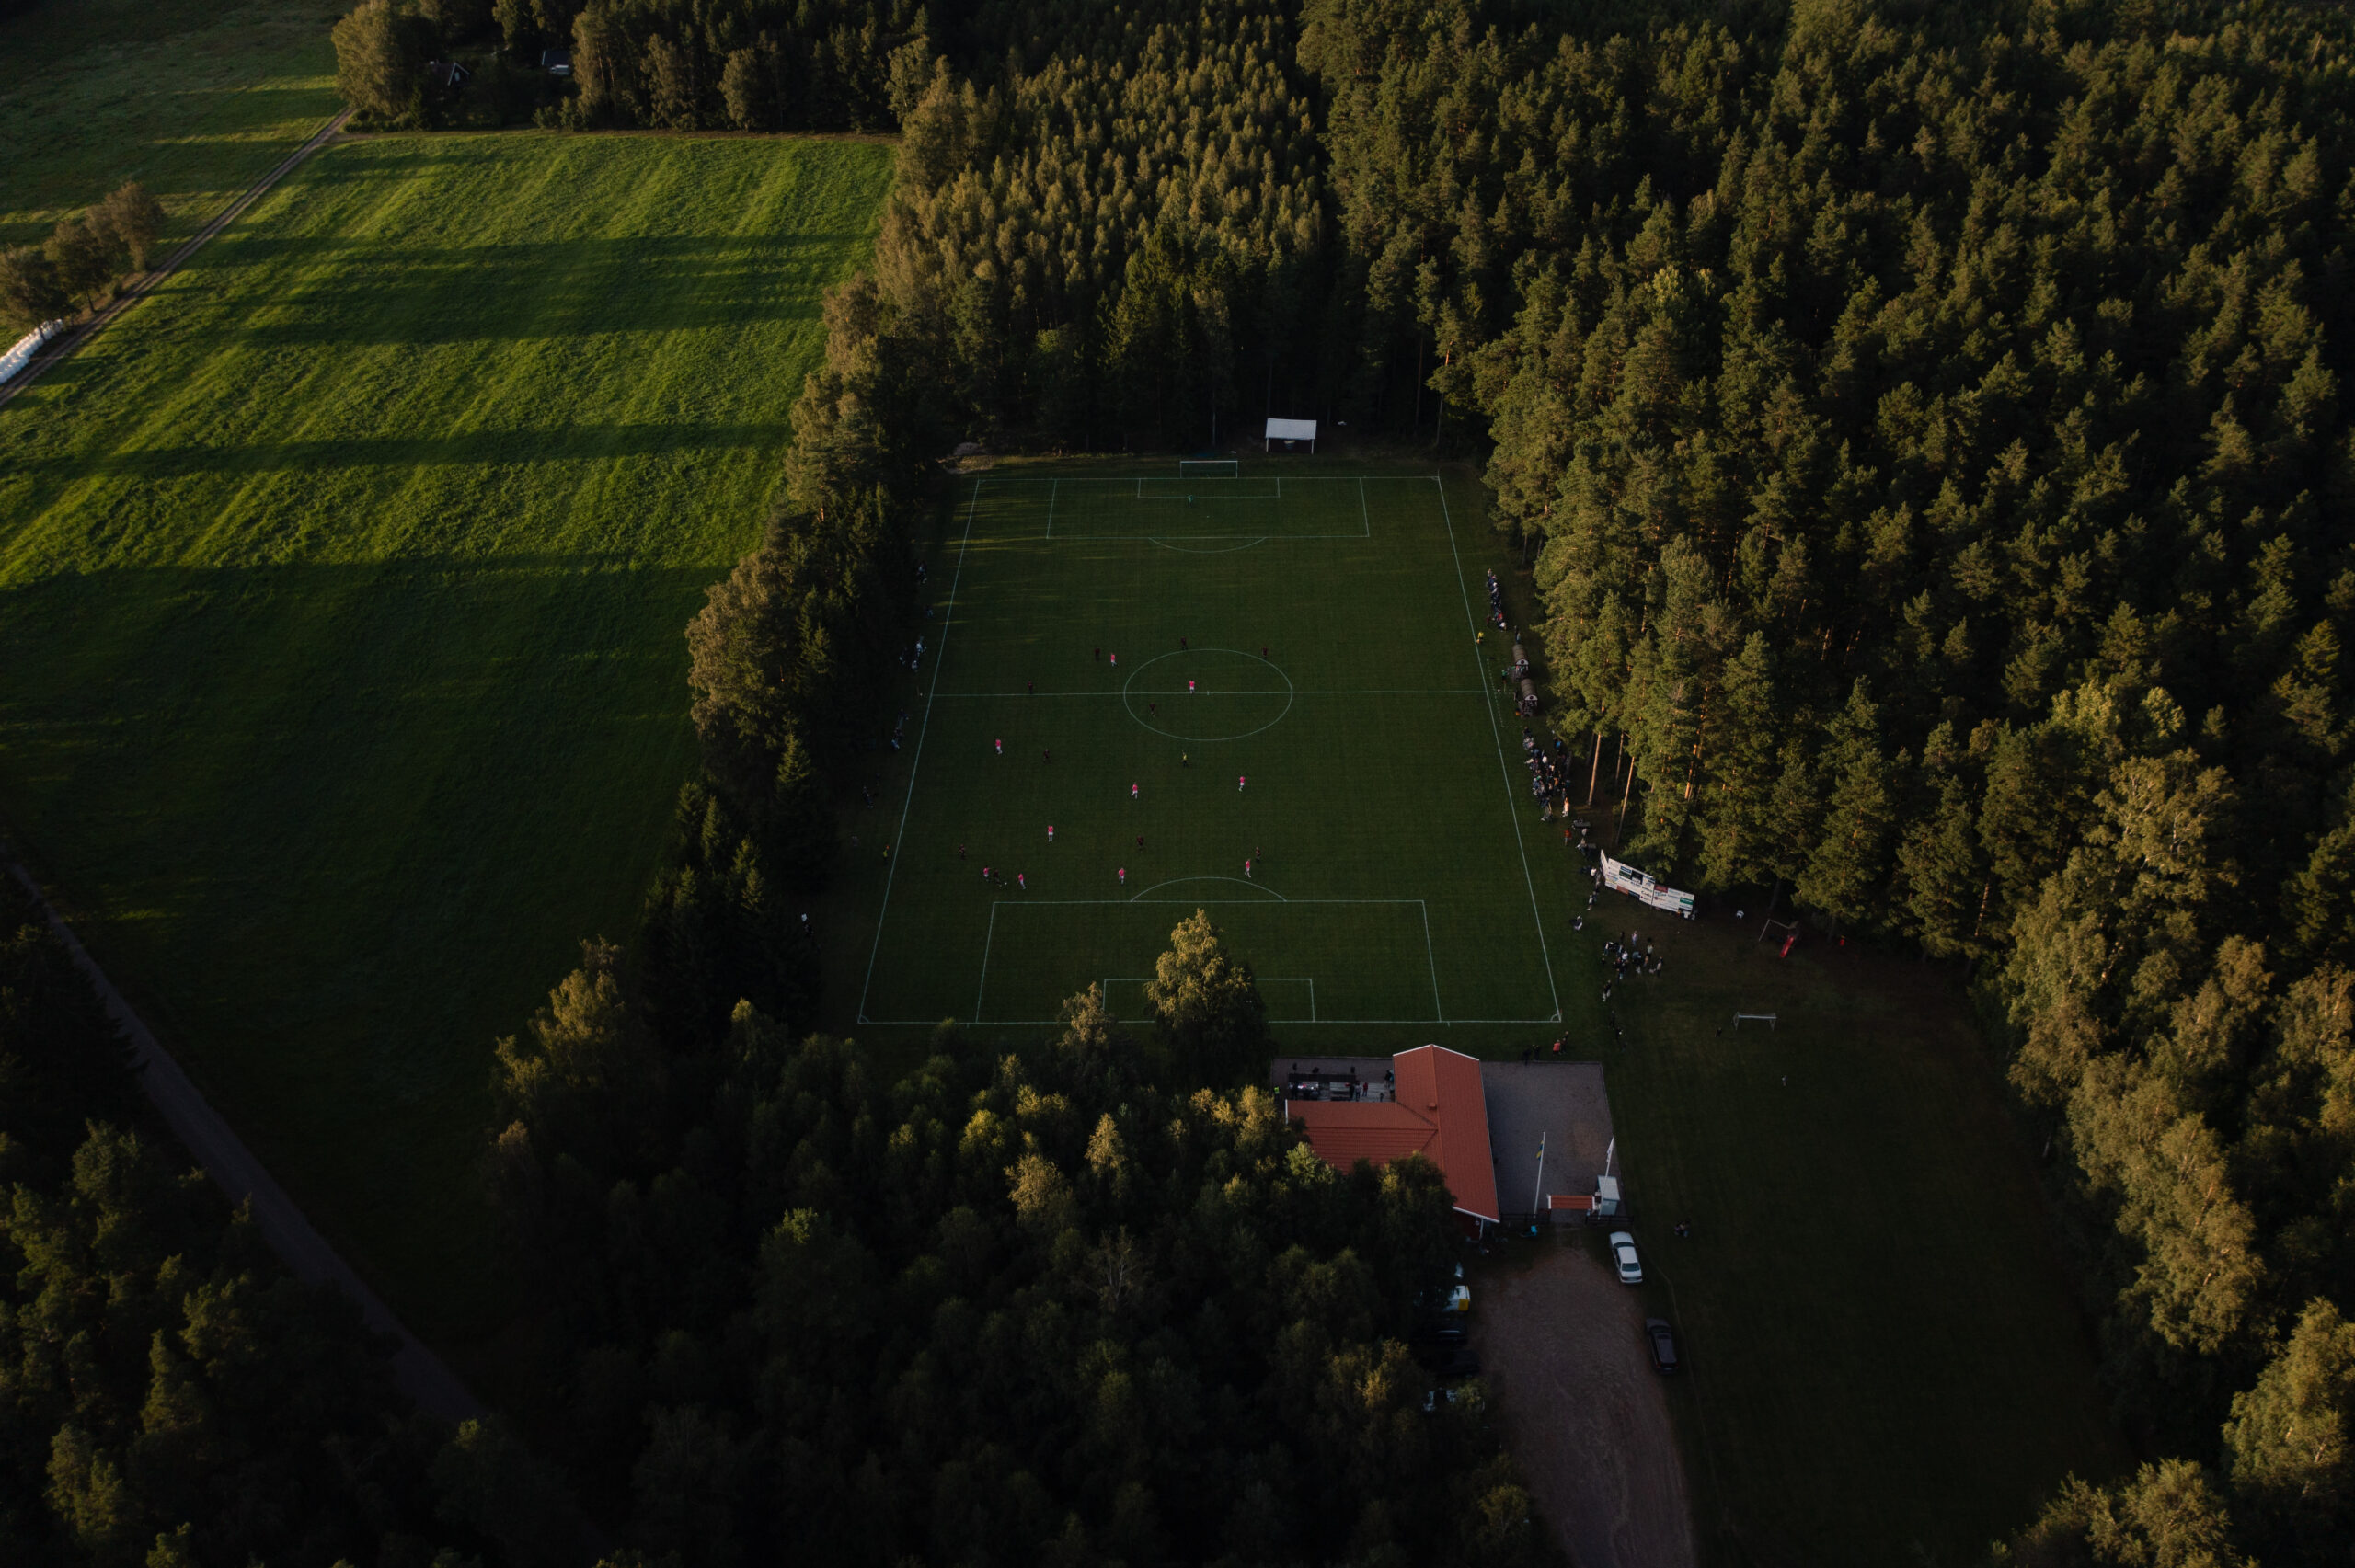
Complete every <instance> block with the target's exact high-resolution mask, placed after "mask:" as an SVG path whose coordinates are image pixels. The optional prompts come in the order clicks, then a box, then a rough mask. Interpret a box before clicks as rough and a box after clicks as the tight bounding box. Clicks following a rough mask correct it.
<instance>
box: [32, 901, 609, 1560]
mask: <svg viewBox="0 0 2355 1568" xmlns="http://www.w3.org/2000/svg"><path fill="white" fill-rule="evenodd" d="M0 1184H5V1188H6V1192H5V1196H0V1562H12V1563H15V1562H22V1563H34V1562H39V1563H55V1564H59V1565H61V1568H118V1565H133V1568H136V1565H143V1564H144V1568H249V1565H250V1564H255V1563H281V1564H290V1565H291V1564H297V1563H320V1564H324V1563H328V1562H349V1563H354V1564H373V1565H375V1568H482V1565H483V1564H486V1563H489V1564H498V1563H513V1564H516V1565H518V1568H523V1565H528V1564H536V1563H541V1562H549V1561H555V1560H561V1556H562V1554H561V1552H560V1551H552V1549H551V1548H552V1543H553V1544H558V1545H560V1543H561V1541H562V1540H563V1539H564V1536H565V1532H566V1531H568V1530H569V1528H571V1526H570V1525H569V1513H568V1512H567V1505H565V1503H564V1501H563V1497H562V1494H561V1493H560V1491H558V1490H557V1488H556V1487H555V1484H554V1482H552V1481H551V1480H550V1479H549V1478H548V1477H547V1475H546V1471H545V1470H544V1468H543V1467H542V1466H540V1465H539V1463H538V1462H537V1461H535V1460H534V1459H531V1458H529V1457H528V1456H526V1455H524V1454H523V1452H522V1451H521V1450H520V1448H518V1447H517V1446H516V1444H515V1443H514V1440H513V1439H512V1438H511V1436H508V1435H507V1434H506V1433H505V1432H504V1431H503V1430H502V1429H501V1428H500V1427H499V1426H498V1425H496V1424H483V1423H474V1422H469V1423H467V1424H466V1425H465V1426H464V1427H463V1428H461V1429H460V1431H459V1432H458V1433H456V1434H455V1435H453V1434H452V1433H451V1431H450V1429H449V1428H448V1427H447V1426H445V1425H441V1424H440V1423H437V1422H434V1421H431V1420H430V1419H428V1418H426V1417H424V1416H421V1415H419V1414H417V1413H415V1412H414V1411H412V1410H410V1409H409V1407H408V1402H406V1401H405V1400H404V1399H402V1398H401V1397H400V1396H399V1394H398V1393H397V1392H396V1391H395V1389H394V1386H393V1380H392V1369H391V1363H390V1361H389V1360H388V1358H387V1352H388V1350H389V1348H390V1347H389V1345H385V1344H382V1343H379V1342H377V1341H376V1340H375V1338H374V1336H373V1335H371V1334H370V1333H368V1331H367V1329H366V1328H365V1326H364V1325H363V1324H362V1322H361V1318H360V1311H359V1309H358V1307H357V1306H355V1305H354V1304H353V1303H352V1302H351V1301H350V1299H348V1298H346V1297H344V1296H343V1295H341V1294H340V1293H339V1292H337V1291H335V1290H333V1289H330V1288H315V1287H311V1286H305V1285H304V1284H302V1283H301V1282H300V1281H298V1280H296V1279H295V1278H293V1276H291V1275H289V1274H287V1273H286V1272H285V1270H284V1269H283V1268H281V1266H280V1265H279V1264H278V1262H277V1260H276V1259H275V1258H273V1257H271V1256H270V1253H269V1252H268V1251H267V1249H266V1248H264V1247H263V1245H262V1243H261V1242H260V1240H259V1238H258V1236H257V1235H256V1234H255V1231H254V1228H253V1225H252V1223H251V1222H250V1221H249V1220H248V1219H247V1217H246V1216H245V1215H244V1213H243V1212H242V1211H238V1212H233V1211H232V1210H231V1209H230V1208H229V1207H228V1205H227V1204H226V1203H225V1202H224V1201H223V1199H222V1197H221V1195H220V1194H219V1192H218V1191H217V1190H216V1189H215V1188H214V1187H213V1185H212V1184H211V1183H210V1182H208V1181H206V1180H205V1179H204V1177H203V1176H202V1175H201V1174H199V1173H195V1172H192V1171H190V1169H189V1168H188V1166H187V1162H186V1161H185V1160H184V1158H182V1157H181V1155H180V1154H179V1152H178V1150H177V1149H176V1148H174V1147H172V1146H171V1144H170V1143H169V1141H168V1139H167V1138H165V1137H164V1135H162V1134H161V1133H159V1132H157V1131H156V1130H155V1129H154V1127H153V1126H152V1123H151V1119H150V1118H149V1116H147V1115H146V1114H145V1112H144V1105H143V1104H142V1103H141V1101H140V1099H139V1093H138V1088H137V1083H136V1080H135V1079H134V1077H133V1075H132V1066H131V1059H130V1051H129V1047H128V1046H127V1045H126V1044H125V1042H124V1041H123V1039H122V1037H121V1035H120V1034H118V1033H117V1031H116V1030H115V1028H114V1025H113V1024H112V1022H111V1021H110V1020H109V1018H108V1017H107V1014H106V1011H105V1009H104V1008H103V1007H102V1006H101V1005H100V1003H99V1001H98V993H97V992H96V991H95V990H93V989H92V988H91V986H90V983H89V980H88V979H87V978H86V977H85V976H84V975H83V973H82V971H81V970H80V969H79V968H78V967H76V966H75V962H74V960H73V958H72V956H70V955H69V954H68V953H67V951H66V949H65V946H64V944H63V943H62V942H60V941H59V940H58V938H57V937H56V936H55V935H54V934H53V933H52V932H51V930H50V928H49V926H48V924H47V923H46V921H43V920H42V919H41V917H40V911H39V910H38V909H37V907H36V906H34V905H33V904H32V902H31V901H30V900H29V898H26V897H25V895H24V892H23V889H22V888H21V887H18V886H17V882H16V880H15V878H13V877H11V876H7V875H6V873H5V872H4V871H0Z"/></svg>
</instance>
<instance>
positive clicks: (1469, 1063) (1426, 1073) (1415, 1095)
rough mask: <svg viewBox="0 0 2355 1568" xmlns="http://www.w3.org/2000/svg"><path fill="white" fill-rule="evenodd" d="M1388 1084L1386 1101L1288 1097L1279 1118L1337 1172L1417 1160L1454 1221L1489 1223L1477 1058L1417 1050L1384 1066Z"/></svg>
mask: <svg viewBox="0 0 2355 1568" xmlns="http://www.w3.org/2000/svg"><path fill="white" fill-rule="evenodd" d="M1391 1079H1392V1084H1391V1097H1390V1098H1388V1099H1347V1100H1326V1099H1291V1098H1287V1099H1286V1100H1285V1101H1284V1115H1285V1116H1286V1117H1287V1118H1288V1119H1290V1120H1292V1122H1295V1123H1297V1124H1298V1125H1299V1127H1300V1129H1301V1132H1302V1135H1303V1136H1304V1137H1305V1138H1306V1139H1308V1147H1309V1148H1311V1149H1313V1150H1315V1151H1316V1154H1317V1157H1318V1158H1319V1159H1321V1160H1323V1161H1325V1162H1327V1164H1330V1165H1334V1166H1338V1168H1339V1169H1341V1170H1344V1171H1347V1170H1349V1169H1350V1168H1352V1167H1353V1166H1355V1165H1356V1164H1357V1162H1359V1161H1361V1160H1364V1161H1367V1162H1371V1163H1373V1164H1375V1165H1387V1164H1389V1163H1390V1162H1392V1161H1393V1160H1403V1159H1405V1158H1406V1157H1407V1155H1409V1154H1419V1155H1421V1156H1422V1157H1423V1158H1424V1159H1426V1160H1429V1161H1430V1162H1431V1163H1432V1164H1434V1165H1436V1166H1438V1167H1439V1169H1440V1174H1441V1175H1442V1176H1444V1177H1445V1178H1446V1179H1447V1191H1448V1196H1449V1198H1450V1199H1451V1200H1452V1201H1453V1203H1454V1205H1455V1211H1456V1212H1457V1213H1458V1214H1461V1215H1463V1216H1464V1217H1465V1219H1469V1220H1474V1221H1478V1222H1483V1223H1487V1224H1490V1225H1493V1224H1495V1223H1496V1222H1497V1219H1498V1214H1499V1210H1498V1208H1497V1174H1496V1166H1495V1163H1494V1162H1493V1160H1492V1158H1491V1156H1490V1154H1489V1150H1488V1098H1487V1094H1486V1092H1485V1090H1484V1089H1483V1086H1482V1084H1481V1079H1480V1062H1479V1059H1477V1058H1476V1057H1468V1056H1465V1054H1464V1053H1463V1052H1461V1051H1452V1050H1449V1049H1447V1048H1446V1047H1443V1046H1419V1047H1416V1048H1415V1049H1413V1050H1411V1051H1400V1052H1399V1053H1398V1054H1397V1055H1396V1056H1395V1057H1393V1058H1392V1059H1391Z"/></svg>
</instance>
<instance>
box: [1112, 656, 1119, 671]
mask: <svg viewBox="0 0 2355 1568" xmlns="http://www.w3.org/2000/svg"><path fill="white" fill-rule="evenodd" d="M1112 668H1113V669H1115V670H1118V669H1119V668H1120V655H1119V654H1117V653H1116V654H1114V655H1113V656H1112Z"/></svg>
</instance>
